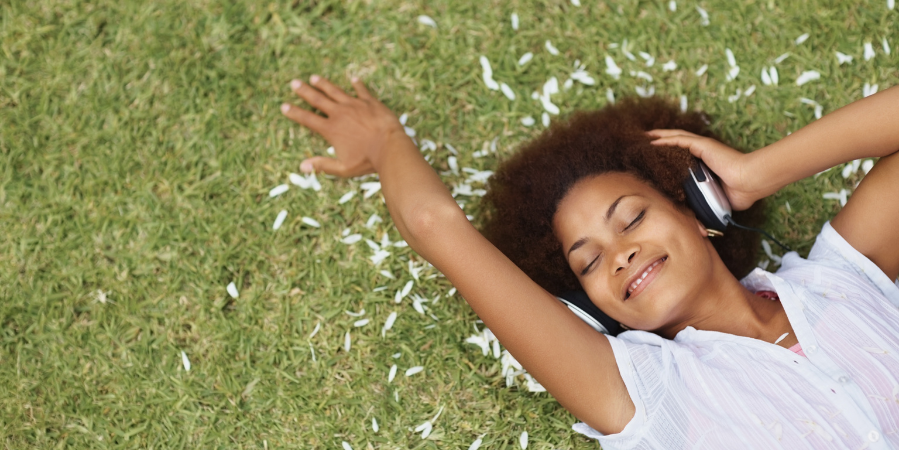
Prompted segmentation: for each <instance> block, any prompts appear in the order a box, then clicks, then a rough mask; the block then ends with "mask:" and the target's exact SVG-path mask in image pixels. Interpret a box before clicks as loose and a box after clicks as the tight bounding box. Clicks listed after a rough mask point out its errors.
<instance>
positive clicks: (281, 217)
mask: <svg viewBox="0 0 899 450" xmlns="http://www.w3.org/2000/svg"><path fill="white" fill-rule="evenodd" d="M286 218H287V210H286V209H282V210H281V212H279V213H278V217H275V223H273V224H272V229H273V230H277V229H278V228H281V225H283V224H284V219H286Z"/></svg>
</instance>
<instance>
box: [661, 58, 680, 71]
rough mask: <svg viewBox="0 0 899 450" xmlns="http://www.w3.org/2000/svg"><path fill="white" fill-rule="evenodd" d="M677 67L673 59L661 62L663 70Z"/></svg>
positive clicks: (672, 69)
mask: <svg viewBox="0 0 899 450" xmlns="http://www.w3.org/2000/svg"><path fill="white" fill-rule="evenodd" d="M676 69H677V63H676V62H674V60H671V61H668V62H666V63H665V64H662V70H664V71H665V72H671V71H674V70H676Z"/></svg>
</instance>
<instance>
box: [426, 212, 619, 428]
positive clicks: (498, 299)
mask: <svg viewBox="0 0 899 450" xmlns="http://www.w3.org/2000/svg"><path fill="white" fill-rule="evenodd" d="M429 223H431V225H430V227H432V229H430V230H418V232H419V233H420V236H419V237H418V240H419V241H424V242H427V244H426V246H425V247H424V248H421V249H416V251H418V252H419V253H420V254H421V255H422V256H424V257H425V258H426V259H427V260H428V261H430V262H431V264H433V265H434V266H435V267H436V268H438V269H439V270H440V271H441V272H443V274H444V275H445V276H446V278H447V279H448V280H449V281H450V282H452V283H453V285H454V286H455V287H456V288H457V289H458V291H459V293H460V294H461V295H462V296H463V297H464V298H465V300H466V301H467V302H468V304H469V305H471V307H472V309H474V311H475V312H476V313H477V314H478V316H480V318H481V319H482V320H483V321H484V323H485V324H486V325H487V326H488V327H489V328H490V330H491V331H492V332H493V333H494V334H495V335H496V336H497V337H498V338H499V340H500V342H501V343H502V344H503V345H504V346H505V347H506V348H507V349H508V350H509V352H511V353H512V355H513V356H515V358H516V359H517V360H518V361H519V362H521V364H522V365H523V366H524V368H525V369H527V371H528V372H529V373H530V374H531V375H533V376H534V377H535V378H536V379H537V380H538V381H540V383H541V384H542V385H543V386H544V387H546V389H547V390H548V391H549V393H550V394H552V396H553V397H554V398H555V399H556V400H558V401H559V403H561V404H562V406H564V407H565V408H566V409H567V410H568V411H570V412H571V413H572V414H574V415H575V416H576V417H577V418H578V419H580V420H582V421H584V422H585V423H587V424H588V425H590V426H591V427H593V428H594V429H596V430H598V431H600V432H602V433H604V434H613V433H617V432H620V431H621V430H622V429H623V428H624V426H625V425H626V424H627V423H628V422H629V421H630V420H631V418H633V416H634V412H635V411H636V409H635V407H634V403H633V402H632V401H631V398H630V396H629V394H628V392H627V388H626V386H625V384H624V380H623V379H622V377H621V374H620V372H619V371H618V366H617V364H616V362H615V355H614V354H613V351H612V346H611V344H610V342H609V339H608V338H607V337H606V336H604V335H602V334H600V333H597V332H596V331H595V330H593V329H592V328H590V326H588V325H587V324H586V323H584V322H583V321H581V320H580V319H579V318H577V317H576V316H575V315H574V314H573V313H572V312H571V311H570V310H569V309H568V308H567V307H566V306H565V305H563V304H562V303H561V302H560V301H559V300H558V299H556V298H555V297H554V296H553V295H552V294H550V293H549V292H547V291H546V290H544V289H543V288H542V287H540V286H539V285H538V284H537V283H535V282H534V281H533V280H531V279H530V278H528V276H527V275H526V274H525V273H524V272H523V271H521V269H519V268H518V266H516V265H515V264H514V263H512V261H510V260H509V259H508V258H507V257H506V256H505V255H503V254H502V252H500V251H499V250H498V249H497V248H496V247H494V246H493V244H491V243H490V241H488V240H487V239H486V238H484V237H483V236H482V235H481V234H480V233H479V232H478V231H477V230H476V229H475V228H474V227H473V226H471V224H470V223H469V222H468V220H467V219H466V218H465V216H464V213H462V211H461V210H459V209H458V208H455V211H452V210H447V211H443V212H441V213H439V217H435V218H434V220H431V221H429Z"/></svg>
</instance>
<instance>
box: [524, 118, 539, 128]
mask: <svg viewBox="0 0 899 450" xmlns="http://www.w3.org/2000/svg"><path fill="white" fill-rule="evenodd" d="M535 123H536V121H535V120H534V118H533V117H531V116H527V117H523V118H522V119H521V124H522V125H524V126H526V127H529V126H532V125H534V124H535Z"/></svg>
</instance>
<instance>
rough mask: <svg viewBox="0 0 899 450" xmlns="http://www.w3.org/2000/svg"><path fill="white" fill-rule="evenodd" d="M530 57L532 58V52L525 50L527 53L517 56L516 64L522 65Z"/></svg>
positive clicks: (527, 61)
mask: <svg viewBox="0 0 899 450" xmlns="http://www.w3.org/2000/svg"><path fill="white" fill-rule="evenodd" d="M532 59H534V54H533V53H531V52H527V53H525V54H523V55H521V58H518V65H519V66H523V65H525V64H527V63H529V62H530V61H531V60H532Z"/></svg>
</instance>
